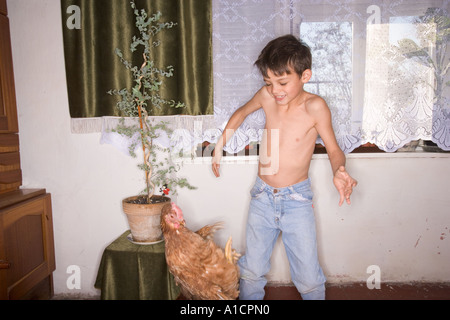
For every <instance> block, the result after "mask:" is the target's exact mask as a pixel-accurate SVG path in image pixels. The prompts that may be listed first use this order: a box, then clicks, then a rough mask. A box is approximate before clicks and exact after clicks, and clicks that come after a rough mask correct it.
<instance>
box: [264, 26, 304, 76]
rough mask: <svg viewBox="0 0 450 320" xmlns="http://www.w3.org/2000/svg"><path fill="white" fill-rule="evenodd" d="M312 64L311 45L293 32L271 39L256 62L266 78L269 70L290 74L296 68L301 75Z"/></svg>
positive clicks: (278, 73)
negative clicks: (292, 33)
mask: <svg viewBox="0 0 450 320" xmlns="http://www.w3.org/2000/svg"><path fill="white" fill-rule="evenodd" d="M311 64H312V58H311V51H310V49H309V47H308V46H307V45H306V44H305V43H304V42H302V41H301V40H300V39H298V38H296V37H295V36H293V35H291V34H288V35H285V36H282V37H279V38H276V39H274V40H272V41H270V42H269V43H268V44H267V45H266V47H265V48H264V49H263V50H262V51H261V53H260V55H259V57H258V60H256V62H255V65H256V66H257V67H258V69H259V71H260V72H261V74H262V75H263V77H265V78H267V77H268V74H267V71H268V70H270V71H272V72H273V73H274V74H275V75H276V76H281V75H283V74H284V73H287V74H290V73H291V70H294V71H295V72H296V73H297V74H298V75H299V77H301V76H302V74H303V71H305V70H306V69H311Z"/></svg>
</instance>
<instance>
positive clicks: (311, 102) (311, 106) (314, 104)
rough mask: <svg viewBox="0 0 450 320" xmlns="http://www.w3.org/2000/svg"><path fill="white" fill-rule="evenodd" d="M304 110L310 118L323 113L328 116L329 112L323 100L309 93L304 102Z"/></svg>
mask: <svg viewBox="0 0 450 320" xmlns="http://www.w3.org/2000/svg"><path fill="white" fill-rule="evenodd" d="M305 109H306V112H308V113H309V114H310V115H311V116H320V115H322V114H323V113H327V114H328V113H329V112H330V109H329V108H328V105H327V103H326V102H325V100H324V99H323V98H322V97H320V96H318V95H316V94H312V93H310V96H309V97H308V98H307V99H306V101H305Z"/></svg>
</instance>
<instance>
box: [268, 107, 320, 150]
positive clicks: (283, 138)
mask: <svg viewBox="0 0 450 320" xmlns="http://www.w3.org/2000/svg"><path fill="white" fill-rule="evenodd" d="M266 129H268V130H269V131H270V130H276V131H277V133H278V136H279V137H280V143H283V142H290V143H292V142H297V143H300V142H302V141H304V139H305V138H306V137H308V136H310V135H311V131H312V130H314V131H315V129H314V122H313V120H312V118H311V117H310V116H309V115H308V114H307V113H306V112H304V111H297V112H273V113H271V114H268V115H266Z"/></svg>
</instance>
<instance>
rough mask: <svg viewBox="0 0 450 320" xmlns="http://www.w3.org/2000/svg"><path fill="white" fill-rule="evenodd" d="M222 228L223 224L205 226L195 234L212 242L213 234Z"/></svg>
mask: <svg viewBox="0 0 450 320" xmlns="http://www.w3.org/2000/svg"><path fill="white" fill-rule="evenodd" d="M222 228H223V222H217V223H215V224H211V225H207V226H204V227H203V228H201V229H200V230H198V231H197V232H195V233H197V234H198V235H200V236H201V237H202V238H203V239H205V240H212V238H213V237H214V233H216V231H217V230H219V229H222Z"/></svg>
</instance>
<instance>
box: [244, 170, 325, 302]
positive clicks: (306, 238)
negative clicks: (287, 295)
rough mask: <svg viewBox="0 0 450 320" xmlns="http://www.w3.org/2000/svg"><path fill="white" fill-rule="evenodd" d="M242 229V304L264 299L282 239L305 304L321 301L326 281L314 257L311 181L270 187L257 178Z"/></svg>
mask: <svg viewBox="0 0 450 320" xmlns="http://www.w3.org/2000/svg"><path fill="white" fill-rule="evenodd" d="M251 196H252V199H251V201H250V209H249V213H248V221H247V229H246V242H247V243H246V245H247V248H246V252H245V255H244V256H242V257H241V259H239V262H238V265H239V268H240V272H241V280H240V296H239V299H241V300H261V299H263V298H264V293H265V291H264V287H265V285H266V283H267V280H266V278H265V275H266V274H267V273H268V272H269V270H270V256H271V255H272V250H273V247H274V245H275V242H276V240H277V238H278V235H279V234H280V231H281V233H282V240H283V243H284V247H285V249H286V254H287V257H288V260H289V266H290V271H291V278H292V281H293V283H294V285H295V286H296V288H297V290H298V291H299V292H300V294H301V295H302V299H304V300H320V299H325V281H326V278H325V276H324V274H323V272H322V268H321V267H320V264H319V260H318V256H317V241H316V225H315V219H314V210H313V206H312V197H313V193H312V191H311V183H310V180H309V179H307V180H304V181H302V182H300V183H297V184H295V185H293V186H289V187H285V188H273V187H271V186H269V185H268V184H266V183H265V182H264V181H263V180H261V178H259V177H257V178H256V182H255V185H254V187H253V189H252V190H251Z"/></svg>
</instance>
